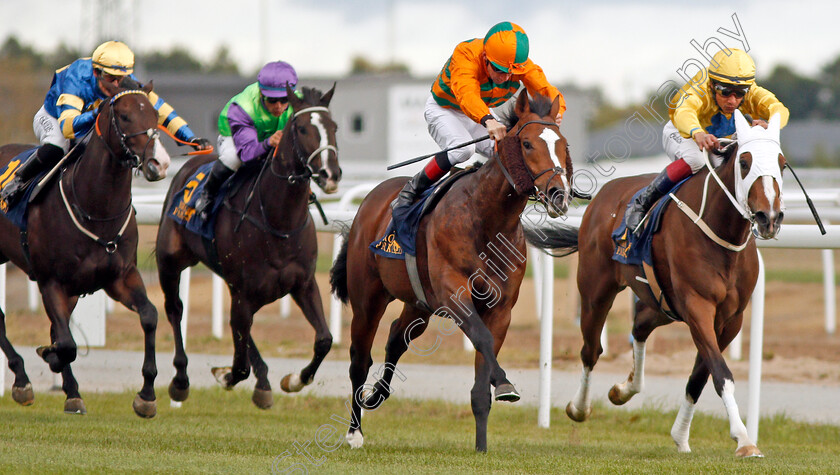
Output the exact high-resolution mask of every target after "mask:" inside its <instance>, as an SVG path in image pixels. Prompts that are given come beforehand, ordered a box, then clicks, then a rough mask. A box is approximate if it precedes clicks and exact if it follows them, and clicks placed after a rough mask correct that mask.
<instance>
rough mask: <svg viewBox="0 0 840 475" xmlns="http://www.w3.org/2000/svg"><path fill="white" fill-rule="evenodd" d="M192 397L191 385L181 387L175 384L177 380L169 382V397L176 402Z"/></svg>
mask: <svg viewBox="0 0 840 475" xmlns="http://www.w3.org/2000/svg"><path fill="white" fill-rule="evenodd" d="M188 397H190V387H189V386H187V387H185V388H184V389H181V388H179V387H177V386H175V382H174V381H173V382H171V383H169V399H171V400H173V401H175V402H184V401H186V400H187V398H188Z"/></svg>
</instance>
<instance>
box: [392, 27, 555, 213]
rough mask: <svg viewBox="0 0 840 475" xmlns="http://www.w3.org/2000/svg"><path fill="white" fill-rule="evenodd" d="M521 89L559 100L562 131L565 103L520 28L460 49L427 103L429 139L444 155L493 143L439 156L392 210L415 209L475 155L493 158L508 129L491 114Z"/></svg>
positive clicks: (491, 33) (496, 33) (503, 29)
mask: <svg viewBox="0 0 840 475" xmlns="http://www.w3.org/2000/svg"><path fill="white" fill-rule="evenodd" d="M520 83H521V84H522V85H524V86H525V88H526V89H528V92H529V93H530V94H531V95H534V94H542V95H544V96H548V97H549V98H551V99H552V100H553V99H554V98H555V97H559V98H560V112H558V114H557V117H556V118H555V122H556V123H557V125H560V122H561V120H562V117H563V112H565V110H566V102H565V101H564V100H563V95H562V94H560V91H558V90H557V88H555V87H554V86H552V85H551V84H549V83H548V80H547V79H546V77H545V73H543V70H542V68H540V67H539V66H537V65H536V64H534V63H533V62H532V61H531V60H530V59H528V36H527V35H526V34H525V31H524V30H523V29H522V28H521V27H520V26H519V25H516V24H514V23H510V22H502V23H499V24H497V25H495V26H493V27H492V28H490V30H489V31H488V32H487V34H486V35H485V36H484V38H475V39H472V40H467V41H464V42H462V43H459V44H458V45H457V46H456V47H455V51H454V52H453V53H452V56H450V57H449V60H447V61H446V64H444V66H443V69H442V70H441V72H440V74H439V75H438V77H437V78H436V79H435V81H434V83H432V89H431V91H432V94H431V96H430V97H429V99H428V100H427V101H426V109H425V112H424V116H425V119H426V124H427V125H428V128H429V134H431V136H432V138H433V139H434V140H435V142H437V144H438V145H439V146H440V148H441V149H444V150H445V149H447V148H451V147H453V146H455V145H458V144H460V143H463V142H467V141H469V140H471V139H476V138H479V137H481V136H482V135H485V134H489V135H490V137H491V138H492V139H493V140H492V141H490V140H486V141H482V142H478V143H476V144H474V145H469V146H465V147H461V148H457V149H455V150H451V151H449V152H439V153H438V154H436V155H435V157H434V159H433V160H431V161H430V162H429V163H428V164H427V165H426V167H425V168H424V169H423V170H422V171H420V173H418V174H417V175H415V176H414V177H412V178H411V179H410V180H409V181H408V183H406V184H405V187H404V188H403V189H402V191H400V194H399V196H397V198H396V199H395V200H394V202H393V203H392V204H391V207H392V208H393V209H395V210H396V209H397V208H400V207H404V206H408V205H411V203H413V202H414V200H415V199H416V197H417V195H419V194H420V193H422V192H423V191H424V190H426V189H427V188H429V187H430V186H432V185H433V184H434V183H435V182H436V181H437V180H438V179H440V178H441V177H442V176H443V175H445V174H446V173H447V172H448V171H449V169H450V168H452V166H453V165H455V164H458V163H461V162H464V161H466V160H467V159H469V158H470V157H471V156H472V155H473V154H474V153H476V152H478V153H480V154H481V155H484V156H486V157H492V156H494V155H495V152H494V148H495V144H496V142H498V141H499V140H501V139H502V138H504V136H505V134H506V133H507V129H506V127H505V125H503V124H502V123H500V122H499V121H498V120H497V118H496V116H494V115H493V113H492V112H491V111H490V108H491V107H496V106H499V105H501V104H502V103H504V102H505V101H507V100H508V99H510V97H511V96H513V94H514V93H516V91H517V90H518V89H519V87H520Z"/></svg>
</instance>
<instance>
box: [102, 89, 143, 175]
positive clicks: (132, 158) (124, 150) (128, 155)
mask: <svg viewBox="0 0 840 475" xmlns="http://www.w3.org/2000/svg"><path fill="white" fill-rule="evenodd" d="M128 94H143V95H144V96H146V95H147V94H146V93H145V92H144V91H141V90H139V89H131V90H128V91H122V92H120V93H118V94H116V95H114V96H113V97H112V98H111V100H110V101H109V102H108V107H109V108H110V109H111V111H110V115H111V120H110V125H111V127H112V128H113V129H114V131H115V132H116V133H117V137H119V140H120V149H121V150H120V152H121V153H120V154H117V153H115V152H114V151H113V149H112V148H111V145H110V144H109V143H108V142H107V141H106V140H105V137H103V136H102V131H101V130H100V129H99V117H98V116H97V119H96V135H97V136H98V137H99V138H100V139H102V142H103V143H104V144H105V149H106V150H108V153H109V154H110V155H111V156H112V157H114V158H116V159H117V160H119V161H120V163H122V164H124V165H125V166H127V167H128V168H137V167H139V166H140V164H141V163H142V162H143V160H142V159H141V158H140V155H138V154H137V153H135V152H134V150H132V149H131V148H130V147H129V146H128V144H127V143H126V141H127V140H128V139H130V138H132V137H137V136H139V135H144V134H145V135H147V136H148V137H149V141H148V142H146V145H145V146H144V147H143V155H145V154H146V148H148V147H149V144H152V143H154V141H155V140H157V138H158V130H157V128H151V129H146V130H141V131H139V132H134V133H132V134H126V133H124V132H123V131H122V130H121V129H120V126H119V124H118V123H117V116H116V114H115V113H114V103H115V102H116V101H117V99H119V98H121V97H123V96H125V95H128Z"/></svg>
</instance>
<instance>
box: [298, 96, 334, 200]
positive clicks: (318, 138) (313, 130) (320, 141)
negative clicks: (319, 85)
mask: <svg viewBox="0 0 840 475" xmlns="http://www.w3.org/2000/svg"><path fill="white" fill-rule="evenodd" d="M287 92H288V96H287V97H288V98H289V103H290V104H291V106H292V110H294V115H293V116H292V118H291V120H290V124H289V127H290V129H289V130H290V132H291V133H290V135H291V138H292V141H293V148H294V153H295V155H296V158H297V159H298V160H299V163H300V165H302V166H303V167H304V168H305V169H308V173H311V175H312V180H314V181H315V183H316V184H317V185H318V186H319V187H320V188H321V189H322V190H324V192H325V193H335V192H336V191H337V190H338V182H339V180H341V167H339V165H338V148H337V147H336V140H335V132H336V124H335V122H333V120H332V117H331V116H330V110H329V108H328V106H329V104H330V100H331V99H332V96H333V92H335V84H333V87H332V89H330V90H329V91H327V92H326V93H325V94H323V95H322V94H321V92H320V91H318V90H317V89H313V88H308V87H305V88H303V90H302V92H303V97H302V98H300V97H298V96H296V95H295V94H294V92H292V91H291V89H288V87H287Z"/></svg>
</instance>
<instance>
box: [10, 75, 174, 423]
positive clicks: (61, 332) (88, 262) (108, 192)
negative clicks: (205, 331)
mask: <svg viewBox="0 0 840 475" xmlns="http://www.w3.org/2000/svg"><path fill="white" fill-rule="evenodd" d="M103 84H105V87H106V89H107V90H108V92H109V94H110V95H111V96H112V98H111V99H110V100H106V102H103V104H102V105H101V106H100V108H99V112H98V114H97V116H96V122H95V127H94V131H93V132H92V133H93V134H95V135H94V136H93V137H91V139H90V141H89V143H88V144H87V147H86V148H85V150H84V152H83V154H82V155H81V157H79V158H78V159H77V160H75V161H72V162H69V163H70V165H68V166H67V167H66V168H64V169H63V170H62V172H61V175H60V177H59V178H58V179H57V180H56V179H53V180H52V181H50V182H49V183H48V184H47V185H46V186H45V187H44V188H43V190H42V191H41V192H40V194H39V195H38V196H37V198H36V199H35V200H34V201H33V202H31V203H30V204H29V210H28V218H27V222H26V223H27V230H26V232H25V233H22V232H21V230H20V229H19V228H18V227H16V226H15V225H14V224H12V222H11V221H9V220H8V219H7V218H6V217H5V216H3V217H2V218H0V262H7V261H10V260H11V261H12V262H13V263H14V264H15V265H16V266H18V267H20V268H21V269H22V270H23V271H24V272H26V273H27V274H29V276H30V278H32V279H34V280H35V281H37V282H38V287H39V289H40V290H41V296H42V299H43V302H44V309H45V310H46V312H47V315H48V316H49V319H50V341H51V344H50V345H48V346H42V347H40V348H38V350H37V351H38V354H39V355H40V356H41V357H42V358H43V359H44V360H45V361H46V362H47V363H49V366H50V369H51V370H52V371H53V372H55V373H61V375H62V378H63V384H62V389H63V390H64V393H65V394H66V396H67V400H66V401H65V404H64V411H65V412H68V413H78V414H84V413H86V408H85V405H84V402H83V401H82V398H81V396H80V395H79V385H78V383H77V382H76V379H75V378H74V377H73V373H72V371H71V370H70V363H71V362H73V361H74V360H75V359H76V342H75V341H74V340H73V336H72V335H71V334H70V327H69V321H70V314H71V312H72V311H73V308H74V307H75V306H76V302H77V301H78V298H79V296H80V295H83V294H90V293H93V292H95V291H97V290H99V289H105V291H106V292H107V294H108V295H109V296H110V297H111V298H113V299H114V300H117V301H119V302H120V303H122V304H123V305H125V306H126V307H127V308H129V309H131V310H134V311H136V312H138V313H139V314H140V324H141V326H142V328H143V332H144V334H145V356H144V359H143V370H142V372H143V380H144V382H143V388H142V389H141V390H140V392H139V393H138V395H137V397H136V398H135V399H134V403H133V407H134V411H135V412H136V413H137V415H139V416H141V417H153V416H154V415H155V413H156V411H157V408H156V402H155V390H154V381H155V376H157V368H156V365H155V329H156V328H157V310H156V309H155V306H154V305H152V303H151V302H150V301H149V299H148V298H147V297H146V288H145V286H144V285H143V280H142V279H141V278H140V273H139V272H138V271H137V221H136V218H135V215H134V208H133V207H132V206H131V175H132V170H133V169H134V168H138V167H139V168H140V170H142V172H143V175H144V177H145V178H146V179H147V180H149V181H157V180H160V179H162V178H164V176H165V175H166V168H168V167H169V156H168V155H165V154H162V156H160V157H155V149H156V148H157V149H158V150H163V148H162V147H160V146H159V145H158V143H157V137H158V132H157V128H158V124H157V122H158V114H157V111H156V110H155V108H154V107H153V106H152V103H151V102H149V98H148V96H147V94H148V93H149V92H151V90H152V85H151V83H149V84H148V85H147V86H146V87H144V88H143V89H142V90H135V89H131V90H123V89H119V88H117V87H116V86H111V85H110V84H108V83H103ZM32 147H33V146H32V145H19V144H15V145H6V146H4V147H2V148H0V163H2V164H8V163H9V162H10V160H12V159H13V158H14V157H16V156H17V155H18V154H19V153H21V152H22V151H24V150H27V149H29V148H32ZM8 178H9V177H8V176H4V177H3V179H4V180H6V179H8ZM22 242H23V243H24V244H23V245H22V244H21V243H22ZM0 346H2V348H3V352H4V353H5V354H6V356H7V357H8V358H9V368H10V369H11V370H12V372H14V374H15V381H14V384H13V386H12V397H13V398H14V400H15V401H17V402H18V403H20V404H22V405H29V404H32V402H33V401H34V392H33V391H32V385H31V384H30V382H29V378H28V377H27V375H26V372H25V371H24V367H23V360H22V359H21V357H20V355H18V354H17V353H16V352H15V350H14V348H12V345H11V344H10V343H9V340H8V339H7V338H6V325H5V315H4V314H3V313H2V311H0Z"/></svg>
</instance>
